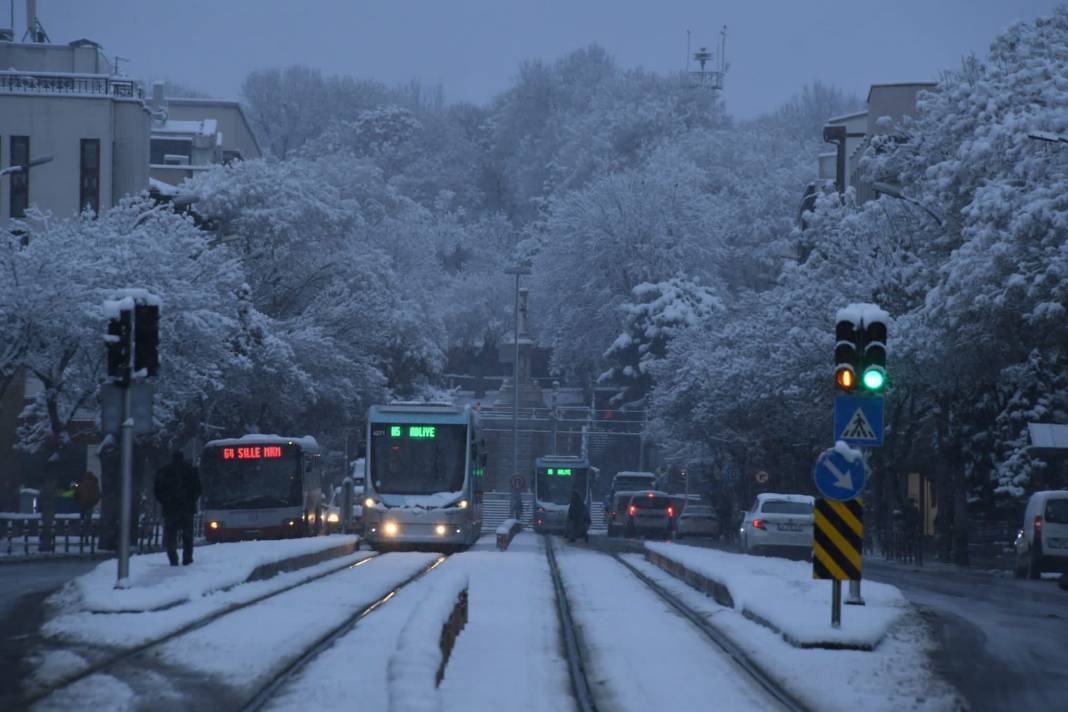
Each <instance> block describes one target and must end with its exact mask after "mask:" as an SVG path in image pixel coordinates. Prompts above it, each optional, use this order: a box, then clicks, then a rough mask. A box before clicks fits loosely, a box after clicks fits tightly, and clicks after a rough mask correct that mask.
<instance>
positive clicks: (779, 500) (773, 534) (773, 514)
mask: <svg viewBox="0 0 1068 712" xmlns="http://www.w3.org/2000/svg"><path fill="white" fill-rule="evenodd" d="M813 504H814V500H813V499H812V497H809V496H808V495H802V494H775V493H771V492H765V493H762V494H758V495H757V498H756V502H754V503H753V508H752V509H750V510H749V511H748V512H744V513H743V519H742V526H741V529H739V531H738V536H739V540H738V543H739V546H740V547H741V550H742V551H743V552H744V553H746V554H778V555H784V556H789V557H791V558H795V557H796V558H805V559H807V558H810V557H811V556H812V507H813Z"/></svg>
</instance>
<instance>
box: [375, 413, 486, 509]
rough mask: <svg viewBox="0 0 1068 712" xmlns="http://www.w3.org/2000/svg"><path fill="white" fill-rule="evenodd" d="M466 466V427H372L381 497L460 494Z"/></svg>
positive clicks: (376, 488)
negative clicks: (384, 495)
mask: <svg viewBox="0 0 1068 712" xmlns="http://www.w3.org/2000/svg"><path fill="white" fill-rule="evenodd" d="M466 463H467V426H466V425H412V424H409V423H404V424H388V423H375V424H374V425H373V426H372V428H371V481H372V482H373V483H374V488H375V490H376V491H377V492H379V493H381V494H434V493H435V492H459V491H460V490H461V489H463V486H464V474H465V468H466Z"/></svg>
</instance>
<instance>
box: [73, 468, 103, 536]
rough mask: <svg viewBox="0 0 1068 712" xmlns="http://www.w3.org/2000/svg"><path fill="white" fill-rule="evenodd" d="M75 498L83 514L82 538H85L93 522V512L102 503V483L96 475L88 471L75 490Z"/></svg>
mask: <svg viewBox="0 0 1068 712" xmlns="http://www.w3.org/2000/svg"><path fill="white" fill-rule="evenodd" d="M74 497H75V498H76V499H77V500H78V509H79V510H80V511H81V513H82V536H85V532H86V531H87V530H88V528H89V525H90V524H91V523H92V521H93V510H94V509H95V508H96V505H97V503H98V502H100V482H99V481H98V480H97V479H96V475H94V474H93V473H92V472H90V471H88V470H86V472H85V476H84V477H82V479H81V481H80V482H78V487H77V489H75V490H74Z"/></svg>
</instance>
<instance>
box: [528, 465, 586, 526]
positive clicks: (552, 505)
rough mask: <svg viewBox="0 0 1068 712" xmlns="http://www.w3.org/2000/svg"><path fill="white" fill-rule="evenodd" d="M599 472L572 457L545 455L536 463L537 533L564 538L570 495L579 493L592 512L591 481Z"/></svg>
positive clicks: (535, 499) (535, 523) (535, 507)
mask: <svg viewBox="0 0 1068 712" xmlns="http://www.w3.org/2000/svg"><path fill="white" fill-rule="evenodd" d="M596 472H597V468H595V467H590V463H589V460H587V459H586V458H584V457H575V456H572V455H544V456H542V457H539V458H538V459H537V460H535V461H534V531H536V532H538V533H539V534H563V533H564V532H565V530H566V529H567V510H568V507H569V505H570V504H571V493H572V492H575V491H577V492H579V494H581V495H582V501H583V502H584V503H585V504H586V511H587V512H588V511H590V488H591V480H593V479H594V478H595V476H596Z"/></svg>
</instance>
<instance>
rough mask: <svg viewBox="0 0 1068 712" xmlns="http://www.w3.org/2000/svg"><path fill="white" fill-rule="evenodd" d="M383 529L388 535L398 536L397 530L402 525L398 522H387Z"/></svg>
mask: <svg viewBox="0 0 1068 712" xmlns="http://www.w3.org/2000/svg"><path fill="white" fill-rule="evenodd" d="M382 531H383V533H385V535H386V536H397V532H399V531H400V527H398V526H397V523H396V522H386V523H385V524H383V525H382Z"/></svg>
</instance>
